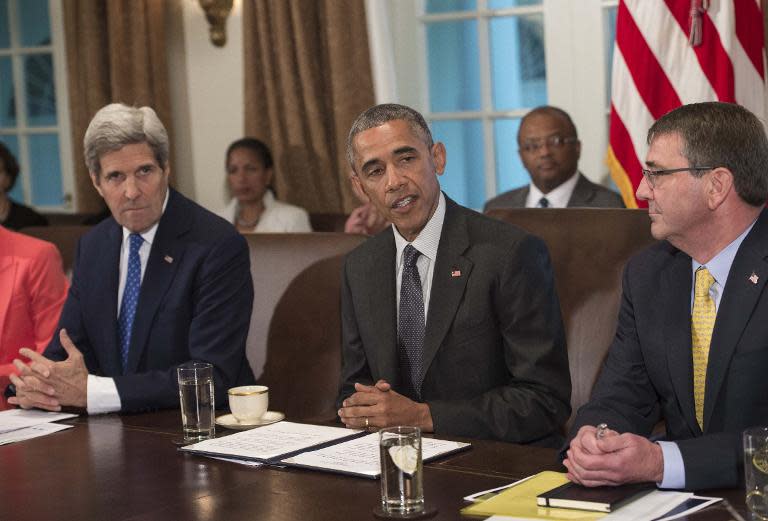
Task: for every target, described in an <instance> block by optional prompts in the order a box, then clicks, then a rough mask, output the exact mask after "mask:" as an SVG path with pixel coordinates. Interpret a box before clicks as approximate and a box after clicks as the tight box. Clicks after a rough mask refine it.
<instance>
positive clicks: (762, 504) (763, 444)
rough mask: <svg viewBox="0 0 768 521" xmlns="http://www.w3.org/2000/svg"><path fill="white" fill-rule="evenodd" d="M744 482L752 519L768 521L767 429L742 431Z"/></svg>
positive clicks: (759, 428) (757, 428)
mask: <svg viewBox="0 0 768 521" xmlns="http://www.w3.org/2000/svg"><path fill="white" fill-rule="evenodd" d="M744 482H745V485H746V489H747V500H746V502H747V508H748V509H749V511H750V512H751V513H752V515H753V518H754V519H765V520H768V427H755V428H752V429H747V430H745V431H744Z"/></svg>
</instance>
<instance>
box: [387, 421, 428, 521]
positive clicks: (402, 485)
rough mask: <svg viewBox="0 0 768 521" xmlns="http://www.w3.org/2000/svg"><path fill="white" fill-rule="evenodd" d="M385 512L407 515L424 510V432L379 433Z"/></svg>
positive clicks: (396, 430) (404, 429)
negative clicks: (422, 458) (422, 460)
mask: <svg viewBox="0 0 768 521" xmlns="http://www.w3.org/2000/svg"><path fill="white" fill-rule="evenodd" d="M379 454H380V459H381V509H382V511H383V512H384V513H385V514H394V515H403V514H406V515H407V514H413V513H417V512H422V511H424V490H423V488H422V478H423V470H422V467H421V429H419V428H418V427H390V428H387V429H382V430H381V431H380V432H379Z"/></svg>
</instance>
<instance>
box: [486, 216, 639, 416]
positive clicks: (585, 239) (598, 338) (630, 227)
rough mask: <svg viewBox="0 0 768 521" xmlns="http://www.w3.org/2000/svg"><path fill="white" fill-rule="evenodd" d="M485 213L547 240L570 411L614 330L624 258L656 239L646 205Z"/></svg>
mask: <svg viewBox="0 0 768 521" xmlns="http://www.w3.org/2000/svg"><path fill="white" fill-rule="evenodd" d="M488 215H490V216H492V217H496V218H498V219H501V220H503V221H506V222H509V223H512V224H515V225H517V226H519V227H520V228H523V229H524V230H527V231H529V232H530V233H532V234H534V235H537V236H539V237H541V238H542V239H543V240H544V242H546V243H547V247H548V248H549V254H550V256H551V258H552V265H553V269H554V271H555V283H556V285H557V293H558V296H559V298H560V308H561V309H562V312H563V322H564V323H565V333H566V339H567V342H568V358H569V363H570V369H571V382H572V385H573V392H572V394H571V406H572V407H573V413H572V415H571V419H570V420H569V422H568V423H569V425H570V421H571V420H573V417H574V416H573V415H574V414H575V413H576V411H577V410H578V408H579V407H581V406H582V405H583V404H584V403H586V402H587V400H589V396H590V394H591V392H592V387H593V385H594V383H595V379H596V378H597V374H598V373H599V371H600V368H601V366H602V363H603V360H604V359H605V355H606V353H607V351H608V347H609V346H610V343H611V341H612V340H613V335H614V333H615V331H616V321H617V317H618V310H619V301H620V298H621V275H622V272H623V270H624V266H625V265H626V263H627V260H628V259H629V258H630V257H631V256H632V255H633V254H634V253H636V252H637V251H639V250H641V249H643V248H644V247H646V246H648V245H650V244H651V243H653V242H654V239H653V237H652V236H651V228H650V221H649V219H648V212H647V211H646V210H627V209H598V208H566V209H530V208H517V209H503V210H502V209H497V210H491V211H489V212H488Z"/></svg>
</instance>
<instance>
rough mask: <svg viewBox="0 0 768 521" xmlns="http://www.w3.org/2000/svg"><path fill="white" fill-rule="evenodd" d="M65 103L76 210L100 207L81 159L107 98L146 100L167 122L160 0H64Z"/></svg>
mask: <svg viewBox="0 0 768 521" xmlns="http://www.w3.org/2000/svg"><path fill="white" fill-rule="evenodd" d="M62 6H63V8H64V32H65V37H66V46H67V75H68V82H69V83H68V85H69V109H70V116H71V124H72V148H73V158H74V162H75V191H76V193H77V200H78V208H77V211H79V212H94V211H98V210H100V209H101V208H102V203H101V198H100V197H99V195H98V194H97V193H96V191H95V190H94V189H93V186H92V185H91V182H90V179H89V178H88V172H87V170H86V169H85V166H84V164H83V159H82V158H83V136H84V134H85V129H86V128H87V127H88V123H89V122H90V120H91V118H92V117H93V115H94V114H95V113H96V111H97V110H99V109H100V108H101V107H103V106H104V105H106V104H108V103H112V102H116V101H121V102H124V103H128V104H130V105H139V106H141V105H149V106H151V107H152V108H154V109H155V110H156V111H157V114H158V116H159V117H160V119H161V120H162V121H163V123H164V124H165V125H166V128H168V130H169V132H170V128H169V124H170V121H171V111H170V96H169V93H168V72H167V64H166V55H165V52H166V51H165V48H166V45H165V33H166V32H165V23H166V16H167V10H168V4H167V2H166V1H165V0H66V1H65V2H62Z"/></svg>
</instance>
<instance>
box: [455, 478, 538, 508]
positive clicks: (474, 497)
mask: <svg viewBox="0 0 768 521" xmlns="http://www.w3.org/2000/svg"><path fill="white" fill-rule="evenodd" d="M532 477H533V476H528V477H527V478H523V479H520V480H517V481H515V482H514V483H510V484H509V485H502V486H500V487H496V488H489V489H488V490H481V491H480V492H475V493H474V494H470V495H468V496H464V498H463V499H464V501H471V502H472V503H477V502H478V501H485V500H486V499H491V498H492V497H493V496H497V495H498V494H499V492H501V491H502V490H506V489H508V488H512V487H514V486H515V485H519V484H520V483H522V482H523V481H528V480H529V479H531V478H532Z"/></svg>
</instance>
